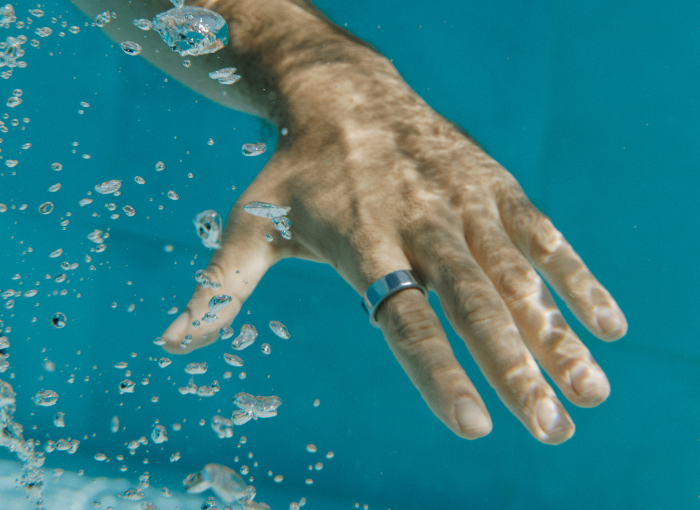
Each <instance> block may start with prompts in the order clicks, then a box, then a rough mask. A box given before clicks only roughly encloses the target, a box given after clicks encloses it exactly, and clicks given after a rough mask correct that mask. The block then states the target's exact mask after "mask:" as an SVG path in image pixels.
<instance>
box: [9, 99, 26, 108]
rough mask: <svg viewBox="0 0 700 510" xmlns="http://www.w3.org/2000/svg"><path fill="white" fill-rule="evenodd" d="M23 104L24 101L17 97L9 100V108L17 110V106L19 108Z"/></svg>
mask: <svg viewBox="0 0 700 510" xmlns="http://www.w3.org/2000/svg"><path fill="white" fill-rule="evenodd" d="M20 104H22V100H21V99H20V98H18V97H17V96H12V97H11V98H9V99H8V100H7V106H8V107H10V108H15V107H16V106H19V105H20Z"/></svg>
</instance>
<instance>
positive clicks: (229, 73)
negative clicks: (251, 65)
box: [209, 67, 241, 85]
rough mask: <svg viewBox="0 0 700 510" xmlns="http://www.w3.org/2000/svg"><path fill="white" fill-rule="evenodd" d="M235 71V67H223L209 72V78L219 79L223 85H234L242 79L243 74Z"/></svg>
mask: <svg viewBox="0 0 700 510" xmlns="http://www.w3.org/2000/svg"><path fill="white" fill-rule="evenodd" d="M235 73H236V68H235V67H225V68H223V69H219V70H218V71H212V72H211V73H209V78H211V79H212V80H218V81H219V83H221V84H222V85H232V84H234V83H236V82H237V81H238V80H240V79H241V76H240V75H239V74H235Z"/></svg>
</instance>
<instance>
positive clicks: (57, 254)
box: [49, 248, 63, 259]
mask: <svg viewBox="0 0 700 510" xmlns="http://www.w3.org/2000/svg"><path fill="white" fill-rule="evenodd" d="M61 253H63V248H59V249H58V250H54V251H52V252H51V253H50V254H49V257H50V258H52V259H55V258H56V257H60V256H61Z"/></svg>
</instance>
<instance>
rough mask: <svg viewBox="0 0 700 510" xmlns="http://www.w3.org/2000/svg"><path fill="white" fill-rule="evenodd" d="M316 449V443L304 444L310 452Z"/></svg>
mask: <svg viewBox="0 0 700 510" xmlns="http://www.w3.org/2000/svg"><path fill="white" fill-rule="evenodd" d="M317 450H318V449H317V448H316V445H313V444H307V445H306V451H307V452H310V453H315V452H316V451H317Z"/></svg>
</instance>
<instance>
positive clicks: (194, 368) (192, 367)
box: [185, 362, 209, 375]
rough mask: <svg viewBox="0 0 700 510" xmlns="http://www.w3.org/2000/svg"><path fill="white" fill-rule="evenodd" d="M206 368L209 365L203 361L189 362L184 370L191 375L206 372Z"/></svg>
mask: <svg viewBox="0 0 700 510" xmlns="http://www.w3.org/2000/svg"><path fill="white" fill-rule="evenodd" d="M207 368H209V366H208V365H207V363H206V362H205V363H189V364H188V365H187V366H186V367H185V372H187V373H188V374H191V375H195V374H204V373H206V371H207Z"/></svg>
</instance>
